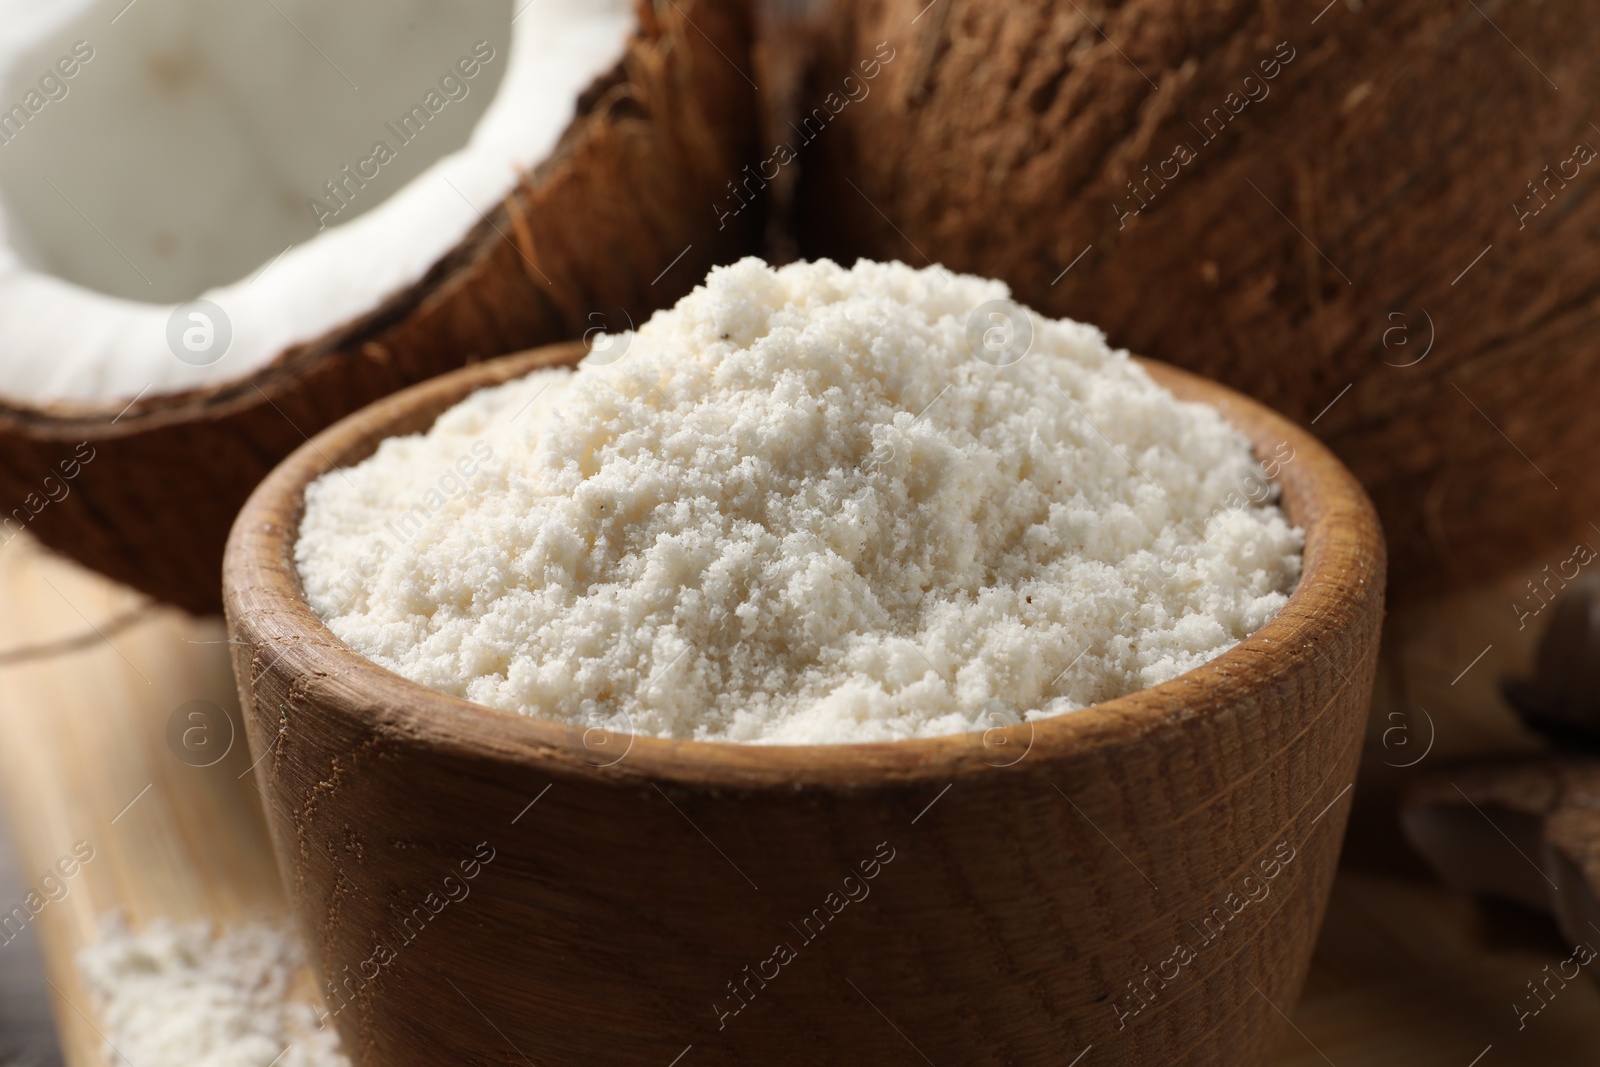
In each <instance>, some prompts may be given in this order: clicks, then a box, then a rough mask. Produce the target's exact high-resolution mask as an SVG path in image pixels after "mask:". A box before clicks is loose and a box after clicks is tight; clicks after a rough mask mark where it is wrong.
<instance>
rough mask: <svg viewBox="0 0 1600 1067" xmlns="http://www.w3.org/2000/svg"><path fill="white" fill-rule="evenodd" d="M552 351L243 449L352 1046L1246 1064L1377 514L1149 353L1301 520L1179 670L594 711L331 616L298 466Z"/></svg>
mask: <svg viewBox="0 0 1600 1067" xmlns="http://www.w3.org/2000/svg"><path fill="white" fill-rule="evenodd" d="M580 355H581V348H576V347H570V346H569V347H564V348H554V349H545V350H541V351H537V352H533V353H527V354H524V355H520V356H516V357H508V358H506V359H503V360H497V361H493V362H490V363H486V364H482V365H480V366H476V367H472V368H468V369H466V370H463V371H460V372H457V373H454V374H451V375H448V376H446V377H444V378H440V379H438V380H436V381H433V382H429V383H426V384H424V385H421V386H418V387H416V388H414V389H411V390H408V391H406V392H404V393H401V394H397V395H396V396H393V397H390V398H388V399H386V400H383V401H381V402H379V403H378V404H375V405H373V406H372V407H370V408H368V409H366V410H364V411H362V412H360V413H358V414H356V415H355V416H352V417H351V418H348V419H346V420H344V421H343V422H340V423H339V424H337V425H336V426H334V427H332V428H331V429H329V430H327V431H325V432H324V433H322V434H320V435H318V437H317V438H316V439H315V440H314V441H313V442H312V443H311V444H309V445H307V446H305V447H302V448H301V449H299V450H298V451H296V452H295V453H294V455H293V456H291V457H290V458H289V459H288V460H287V461H286V462H285V463H284V464H283V465H282V466H280V467H279V468H278V469H277V470H276V471H274V472H273V474H272V475H270V476H269V477H268V478H267V480H266V481H265V482H263V484H262V485H261V487H260V488H259V489H258V490H257V491H256V493H255V494H254V496H252V498H251V500H250V502H249V503H248V504H247V506H246V507H245V509H244V511H243V512H242V513H241V515H240V518H239V521H238V523H237V524H236V525H235V527H234V531H233V534H232V537H231V539H230V542H229V548H228V555H227V559H226V563H225V570H224V578H225V583H224V586H225V604H226V609H227V615H228V619H229V625H230V632H231V636H232V637H233V639H234V641H235V642H236V643H235V644H234V646H233V652H234V660H235V664H236V667H237V671H238V675H239V680H240V692H241V697H242V700H243V702H244V705H245V707H246V709H247V711H246V719H247V723H248V733H249V736H250V741H251V748H252V755H253V757H255V758H257V759H258V760H259V763H258V764H257V765H256V774H257V775H258V777H259V780H260V783H261V786H262V788H263V790H264V791H265V793H266V794H267V795H268V796H269V797H270V798H271V802H272V803H271V808H272V811H271V813H270V814H269V818H270V820H271V823H272V832H273V837H274V843H275V847H276V849H277V852H278V857H279V860H280V863H281V864H282V867H283V870H284V872H285V878H286V881H287V883H288V888H289V893H290V897H291V901H292V907H293V909H294V911H295V913H296V915H297V917H298V921H299V923H300V926H301V929H302V931H303V932H304V933H305V935H306V938H307V941H308V947H309V951H310V953H311V956H312V957H313V959H314V960H315V961H317V962H318V964H319V965H320V967H321V968H322V973H323V977H324V979H325V981H326V983H327V990H328V993H327V995H328V999H329V1007H330V1010H332V1011H334V1012H335V1013H336V1014H335V1020H334V1021H335V1022H336V1023H337V1025H338V1026H339V1027H340V1030H341V1032H342V1034H343V1036H344V1038H345V1042H346V1046H347V1048H348V1049H349V1050H350V1051H351V1052H352V1053H353V1055H354V1056H355V1058H356V1060H357V1061H358V1062H359V1063H361V1064H368V1065H375V1064H382V1065H384V1067H396V1065H401V1067H404V1065H412V1064H416V1065H421V1064H434V1063H438V1062H441V1061H442V1060H446V1059H448V1060H449V1061H451V1062H462V1063H504V1062H523V1061H524V1060H526V1061H527V1062H536V1063H539V1064H578V1063H584V1064H589V1063H597V1062H598V1063H606V1064H615V1065H624V1067H631V1065H635V1064H638V1065H651V1067H664V1065H666V1064H670V1063H673V1062H675V1058H676V1057H679V1056H682V1057H683V1059H682V1061H681V1062H682V1063H683V1064H685V1065H688V1064H718V1065H747V1064H751V1063H762V1064H813V1063H899V1062H921V1059H930V1060H931V1062H937V1063H963V1064H996V1065H999V1064H1041V1065H1042V1064H1062V1063H1070V1062H1072V1061H1073V1058H1074V1057H1075V1056H1078V1055H1079V1054H1080V1053H1082V1052H1083V1051H1084V1050H1085V1049H1088V1048H1090V1047H1091V1046H1092V1047H1093V1049H1094V1059H1093V1061H1092V1062H1094V1063H1097V1064H1107V1063H1122V1064H1150V1065H1154V1064H1174V1063H1184V1064H1224V1063H1226V1064H1228V1065H1230V1067H1234V1065H1239V1064H1255V1063H1259V1062H1260V1061H1261V1060H1262V1058H1263V1057H1264V1056H1265V1054H1266V1051H1267V1048H1268V1044H1269V1042H1270V1041H1271V1039H1272V1037H1273V1033H1274V1028H1275V1026H1276V1025H1277V1022H1278V1020H1279V1012H1280V1011H1283V1012H1287V1011H1288V1010H1289V1008H1290V1006H1291V1005H1292V1004H1293V1002H1294V1000H1295V997H1296V996H1297V994H1298V991H1299V987H1300V983H1301V981H1302V979H1303V977H1304V974H1305V971H1306V967H1307V965H1308V962H1309V958H1310V954H1311V948H1312V945H1313V942H1314V941H1315V938H1316V931H1317V928H1318V925H1319V923H1320V921H1321V917H1322V913H1323V909H1324V907H1325V905H1326V902H1327V896H1328V890H1329V885H1330V883H1331V880H1332V878H1333V872H1334V866H1335V863H1336V861H1337V859H1338V855H1339V847H1340V837H1341V833H1342V830H1343V826H1344V821H1345V818H1346V815H1347V813H1348V806H1349V796H1350V793H1349V787H1350V784H1351V782H1352V779H1353V777H1354V774H1355V768H1356V763H1357V758H1358V755H1359V750H1360V745H1361V740H1362V732H1363V727H1364V723H1365V717H1366V709H1367V702H1368V698H1369V695H1370V690H1371V685H1372V677H1373V670H1374V666H1375V657H1376V650H1377V644H1378V630H1379V624H1380V619H1381V616H1382V605H1383V588H1384V565H1385V564H1384V547H1383V540H1382V536H1381V532H1380V530H1379V527H1378V524H1377V520H1376V517H1375V515H1374V512H1373V510H1372V507H1371V505H1370V503H1369V502H1368V501H1367V499H1366V497H1365V495H1364V494H1363V493H1362V491H1361V489H1360V487H1359V486H1358V485H1357V484H1356V483H1355V481H1354V480H1353V479H1352V478H1351V476H1350V475H1349V474H1348V473H1347V472H1346V471H1345V470H1344V469H1343V468H1342V467H1341V466H1340V465H1339V464H1338V462H1337V461H1336V460H1335V459H1334V458H1333V457H1332V455H1331V454H1330V453H1329V452H1327V451H1326V450H1325V449H1324V448H1323V447H1322V446H1321V445H1319V444H1318V443H1317V442H1316V441H1315V440H1314V439H1313V438H1312V437H1311V436H1310V435H1308V434H1307V433H1306V432H1305V431H1303V430H1301V429H1299V428H1298V427H1296V426H1294V425H1293V424H1291V423H1290V422H1288V421H1287V420H1285V419H1283V418H1281V417H1279V416H1277V415H1275V414H1273V413H1271V412H1270V411H1267V410H1266V409H1264V408H1262V407H1261V406H1259V405H1257V404H1255V403H1253V402H1251V401H1249V400H1247V399H1245V398H1243V397H1241V396H1238V395H1237V394H1234V393H1231V392H1229V391H1227V390H1225V389H1223V388H1221V387H1219V386H1216V385H1213V384H1210V383H1207V382H1204V381H1202V380H1200V379H1198V378H1195V377H1193V376H1191V375H1188V374H1185V373H1183V372H1180V371H1176V370H1173V369H1171V368H1167V367H1163V366H1161V365H1158V364H1153V363H1151V364H1146V365H1147V366H1148V367H1149V369H1150V371H1151V373H1152V374H1153V375H1155V376H1156V378H1157V379H1158V380H1159V381H1161V382H1162V383H1163V384H1165V385H1167V386H1168V387H1170V388H1171V389H1173V390H1174V391H1175V392H1176V393H1178V394H1179V395H1180V396H1183V397H1185V398H1189V399H1195V400H1201V401H1205V402H1207V403H1211V404H1213V405H1215V406H1216V407H1217V408H1218V409H1220V410H1221V411H1222V413H1223V414H1224V416H1225V417H1227V418H1228V419H1229V420H1230V421H1231V422H1233V423H1234V424H1235V425H1236V426H1238V427H1239V428H1240V429H1241V430H1242V431H1243V432H1244V433H1245V434H1246V435H1247V436H1248V437H1249V438H1250V439H1251V441H1252V442H1253V444H1254V446H1255V448H1256V449H1257V452H1258V454H1259V455H1262V456H1263V457H1265V456H1271V455H1274V454H1278V455H1280V456H1281V455H1284V454H1291V455H1292V457H1293V458H1292V459H1291V460H1289V461H1288V462H1284V463H1281V464H1280V465H1279V467H1278V473H1277V478H1276V480H1277V482H1278V484H1279V485H1280V486H1281V487H1282V491H1283V501H1284V506H1285V507H1286V509H1287V511H1288V513H1289V515H1290V517H1291V518H1292V519H1293V521H1295V522H1297V523H1298V524H1300V525H1302V526H1303V527H1304V528H1305V529H1306V532H1307V543H1306V554H1305V570H1304V574H1303V577H1302V579H1301V581H1300V583H1299V586H1298V587H1297V589H1296V590H1295V592H1294V594H1293V596H1292V597H1291V599H1290V601H1289V604H1288V606H1287V607H1286V608H1285V609H1284V610H1283V612H1282V613H1280V615H1279V616H1278V617H1276V618H1275V619H1273V620H1272V621H1271V622H1270V623H1268V624H1267V626H1265V627H1264V628H1263V629H1262V630H1261V631H1259V632H1258V633H1256V634H1254V635H1253V636H1251V637H1250V638H1248V639H1246V640H1245V641H1244V642H1243V643H1241V644H1240V645H1239V646H1238V647H1236V648H1234V649H1233V650H1231V651H1229V652H1228V653H1226V654H1224V655H1223V656H1221V657H1219V658H1217V659H1216V660H1214V661H1212V662H1211V663H1209V664H1207V665H1205V666H1203V667H1201V668H1199V669H1197V670H1195V671H1192V672H1190V673H1188V674H1186V675H1183V676H1182V677H1180V678H1178V679H1176V680H1174V681H1172V682H1169V683H1167V684H1165V685H1161V686H1158V687H1155V688H1152V689H1149V690H1145V691H1142V692H1139V693H1135V694H1133V695H1131V696H1128V697H1124V698H1121V699H1118V700H1114V701H1111V702H1108V703H1106V704H1103V705H1099V706H1097V707H1094V708H1089V709H1086V710H1083V711H1080V712H1075V713H1071V714H1069V715H1066V716H1062V717H1059V718H1056V719H1051V720H1046V721H1041V722H1038V723H1033V724H1022V725H1019V726H1014V727H1008V728H1005V729H1002V730H994V731H990V732H988V733H986V734H972V735H961V736H954V737H944V738H934V739H926V740H915V741H904V742H898V743H892V744H859V745H833V746H742V745H735V744H712V743H701V742H689V741H668V740H661V739H656V738H649V737H629V736H619V735H613V734H604V733H598V732H595V731H584V730H582V729H576V728H569V727H568V726H566V725H564V724H562V723H559V722H554V721H547V720H540V719H531V718H523V717H520V716H517V715H513V714H508V713H504V712H499V711H495V710H491V709H488V708H484V707H481V706H478V705H474V704H471V703H468V702H465V701H462V700H458V699H455V698H452V697H448V696H445V695H443V694H440V693H436V692H432V691H430V690H427V689H424V688H422V687H420V686H418V685H416V684H414V683H411V682H409V681H407V680H405V679H403V678H400V677H399V676H397V675H394V674H391V673H389V672H388V671H385V670H383V669H382V668H380V667H378V666H376V665H375V664H373V663H371V662H369V661H368V660H366V659H364V658H363V657H361V656H360V655H358V654H357V653H355V652H354V651H352V650H351V649H349V648H347V647H345V646H344V645H343V644H342V643H341V642H339V641H338V640H337V639H336V638H335V637H334V636H333V635H332V634H331V633H330V632H329V631H328V630H327V629H326V628H325V627H324V626H323V625H322V623H321V622H320V621H319V620H318V619H317V618H316V617H315V616H314V615H313V614H312V613H311V611H310V610H309V608H308V607H307V606H306V604H305V602H304V599H303V597H302V594H301V590H300V586H299V580H298V576H297V574H296V571H295V567H294V564H293V559H292V551H293V546H294V542H295V538H296V530H297V526H298V523H299V520H300V516H301V509H302V499H303V492H304V489H305V487H306V485H307V484H308V483H309V482H310V481H312V480H314V479H315V478H317V477H318V476H320V475H321V474H323V473H325V472H326V471H328V470H330V469H332V468H334V467H336V466H340V465H347V464H350V463H354V462H357V461H359V460H361V459H362V458H364V457H366V456H368V455H370V454H371V453H372V452H373V450H374V449H375V448H376V447H377V445H378V443H379V442H380V441H381V440H382V439H384V438H386V437H388V436H391V435H394V434H398V433H408V432H415V431H418V430H422V429H424V428H426V427H427V426H428V425H430V424H431V423H432V421H433V420H434V418H435V417H436V416H437V415H438V414H439V413H440V412H442V411H443V410H445V409H446V408H448V407H449V406H450V405H451V404H453V403H454V402H456V401H457V400H459V399H461V398H462V397H464V396H466V395H467V394H468V393H470V392H471V391H472V390H474V389H476V388H478V387H481V386H483V385H487V384H491V383H495V382H500V381H504V380H507V379H509V378H511V377H514V376H517V375H520V374H523V373H526V372H527V371H528V370H530V369H531V368H533V367H536V366H543V365H549V364H552V363H558V362H570V361H572V360H575V359H576V358H578V357H579V356H580ZM1280 445H1284V446H1287V449H1288V452H1287V453H1284V452H1277V451H1276V450H1278V448H1279V446H1280ZM919 1057H920V1058H919ZM1086 1062H1088V1061H1086Z"/></svg>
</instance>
